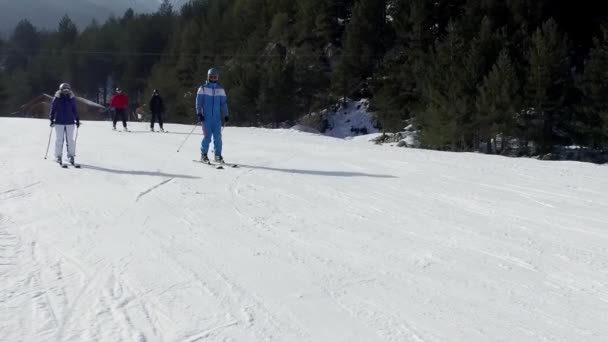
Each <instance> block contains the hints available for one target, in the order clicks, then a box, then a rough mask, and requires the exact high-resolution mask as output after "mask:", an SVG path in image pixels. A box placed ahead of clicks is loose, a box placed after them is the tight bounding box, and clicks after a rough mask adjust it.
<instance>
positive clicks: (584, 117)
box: [576, 26, 608, 148]
mask: <svg viewBox="0 0 608 342" xmlns="http://www.w3.org/2000/svg"><path fill="white" fill-rule="evenodd" d="M576 83H577V87H578V89H579V90H580V92H581V93H582V95H583V100H582V103H581V105H580V110H579V111H580V113H581V115H580V116H579V117H578V120H577V133H578V135H579V137H578V140H579V141H580V142H581V143H583V144H588V145H590V146H592V147H595V148H599V147H601V146H602V145H603V144H606V143H608V97H607V95H606V94H608V26H603V27H602V34H601V35H600V36H599V37H596V38H595V39H594V48H593V49H592V50H591V52H590V53H589V58H588V59H587V61H586V62H585V70H584V73H583V74H582V75H580V77H579V78H578V79H577V82H576Z"/></svg>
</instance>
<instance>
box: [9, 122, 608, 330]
mask: <svg viewBox="0 0 608 342" xmlns="http://www.w3.org/2000/svg"><path fill="white" fill-rule="evenodd" d="M0 125H1V126H2V128H3V129H2V130H0V157H1V158H0V164H1V167H0V279H1V281H0V341H180V342H181V341H184V342H185V341H191V342H192V341H333V342H335V341H349V342H351V341H365V342H371V341H467V342H470V341H606V340H608V314H607V313H608V210H607V208H608V167H607V166H600V165H594V164H583V163H575V162H542V161H538V160H531V159H508V158H503V157H496V156H486V155H480V154H465V153H460V154H457V153H445V152H432V151H424V150H416V149H398V148H392V147H388V146H378V145H374V144H371V143H369V142H368V141H365V140H363V139H353V140H341V139H334V138H330V137H325V136H320V135H315V134H307V133H302V132H297V131H294V130H266V129H255V128H233V127H228V128H226V129H225V130H224V133H223V136H224V146H225V150H224V157H225V158H226V160H227V161H230V162H236V163H239V164H240V165H241V167H240V168H236V169H233V168H227V169H224V170H216V169H214V168H211V167H208V166H206V165H203V164H200V163H194V162H192V160H193V159H197V158H198V157H199V151H198V145H199V143H200V133H198V132H199V131H198V130H197V134H196V135H194V136H192V137H190V139H189V140H188V141H187V142H186V145H185V147H184V148H183V149H182V151H181V152H180V153H177V152H176V150H177V148H178V146H179V145H180V143H182V141H183V140H184V139H185V138H186V137H187V133H188V132H190V130H191V129H192V126H190V127H189V126H181V125H165V128H166V129H168V130H169V133H151V132H149V131H148V128H147V125H145V124H143V123H131V125H130V128H131V129H132V130H133V132H131V133H125V132H113V131H111V128H110V124H109V123H108V122H84V123H83V125H82V126H81V128H80V133H79V135H78V148H77V161H79V162H80V163H82V165H83V168H82V169H73V168H69V169H62V168H60V167H58V166H57V165H56V164H54V163H53V162H51V161H50V158H49V160H44V159H43V156H44V152H45V148H46V144H47V141H48V137H49V127H48V121H47V120H33V119H29V120H28V119H8V118H3V119H0Z"/></svg>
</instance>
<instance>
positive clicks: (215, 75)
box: [207, 68, 220, 82]
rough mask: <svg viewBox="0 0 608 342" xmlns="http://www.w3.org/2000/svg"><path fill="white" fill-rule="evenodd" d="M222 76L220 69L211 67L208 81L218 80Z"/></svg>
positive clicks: (208, 72)
mask: <svg viewBox="0 0 608 342" xmlns="http://www.w3.org/2000/svg"><path fill="white" fill-rule="evenodd" d="M219 78H220V71H219V70H217V69H216V68H211V69H209V71H207V81H209V82H217V80H218V79H219Z"/></svg>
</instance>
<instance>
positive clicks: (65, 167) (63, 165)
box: [57, 162, 81, 169]
mask: <svg viewBox="0 0 608 342" xmlns="http://www.w3.org/2000/svg"><path fill="white" fill-rule="evenodd" d="M57 164H59V166H61V168H62V169H67V168H68V165H72V167H74V168H76V169H80V168H81V166H80V164H76V163H74V164H72V163H69V164H64V163H63V162H57Z"/></svg>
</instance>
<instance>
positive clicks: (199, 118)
mask: <svg viewBox="0 0 608 342" xmlns="http://www.w3.org/2000/svg"><path fill="white" fill-rule="evenodd" d="M198 121H200V122H205V116H204V115H203V114H201V113H198Z"/></svg>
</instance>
